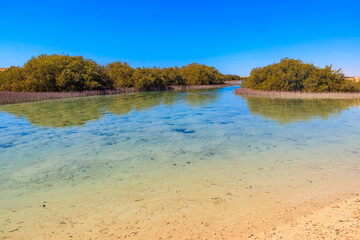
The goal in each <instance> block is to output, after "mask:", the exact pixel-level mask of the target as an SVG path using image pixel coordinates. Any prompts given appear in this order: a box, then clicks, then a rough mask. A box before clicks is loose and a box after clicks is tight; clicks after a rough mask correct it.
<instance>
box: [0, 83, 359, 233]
mask: <svg viewBox="0 0 360 240" xmlns="http://www.w3.org/2000/svg"><path fill="white" fill-rule="evenodd" d="M233 90H234V87H228V88H223V89H212V90H198V91H186V92H152V93H139V94H132V95H118V96H101V97H90V98H80V99H70V100H56V101H45V102H37V103H23V104H12V105H4V106H0V237H3V239H6V238H9V239H25V238H26V239H67V238H69V239H89V238H90V237H93V238H107V239H112V238H114V239H118V238H120V239H123V238H126V239H128V238H134V239H159V238H162V239H167V238H175V239H176V238H179V237H180V238H182V239H184V238H186V237H187V238H190V239H193V238H197V237H199V236H202V237H205V238H206V237H208V238H214V233H215V234H216V233H218V236H219V235H220V234H222V236H223V237H224V238H225V239H231V238H232V237H233V238H235V239H236V238H238V237H239V236H245V235H242V234H247V233H248V232H249V231H250V230H253V229H256V228H258V227H259V226H262V225H261V224H262V222H265V223H268V224H271V222H273V221H274V219H277V220H281V221H282V220H283V221H286V220H287V219H291V216H293V215H296V214H300V213H303V212H306V211H308V209H309V207H312V208H314V207H316V206H320V205H321V204H324V203H326V202H328V201H330V200H332V199H337V198H341V197H342V196H349V195H351V194H357V193H359V189H360V188H359V185H360V144H359V143H360V108H359V101H358V100H289V99H267V98H255V97H247V98H243V97H240V96H236V95H234V93H233ZM288 213H291V214H288ZM234 229H235V230H237V235H235V236H234V235H229V232H231V231H234ZM249 229H250V230H249ZM170 236H171V237H170Z"/></svg>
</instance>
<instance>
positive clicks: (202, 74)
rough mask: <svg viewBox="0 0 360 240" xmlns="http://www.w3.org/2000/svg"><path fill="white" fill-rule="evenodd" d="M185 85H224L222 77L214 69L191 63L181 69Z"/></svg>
mask: <svg viewBox="0 0 360 240" xmlns="http://www.w3.org/2000/svg"><path fill="white" fill-rule="evenodd" d="M181 75H182V77H183V78H184V79H185V82H186V85H205V84H221V83H224V76H223V75H222V74H221V73H219V71H218V70H216V69H215V68H214V67H209V66H206V65H203V64H197V63H192V64H189V65H187V66H183V67H182V68H181Z"/></svg>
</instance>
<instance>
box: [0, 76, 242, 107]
mask: <svg viewBox="0 0 360 240" xmlns="http://www.w3.org/2000/svg"><path fill="white" fill-rule="evenodd" d="M237 84H239V81H227V82H225V83H224V84H218V85H189V86H166V87H162V88H151V89H136V88H116V89H108V90H93V91H82V92H11V91H0V105H4V104H11V103H21V102H35V101H43V100H51V99H64V98H76V97H88V96H97V95H111V94H128V93H137V92H148V91H179V90H191V89H211V88H222V87H229V86H233V85H237Z"/></svg>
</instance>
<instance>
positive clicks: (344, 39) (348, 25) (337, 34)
mask: <svg viewBox="0 0 360 240" xmlns="http://www.w3.org/2000/svg"><path fill="white" fill-rule="evenodd" d="M41 53H47V54H52V53H68V54H71V55H83V56H85V57H87V58H92V59H94V60H96V61H97V62H99V63H101V64H104V63H107V62H110V61H114V60H121V61H127V62H129V63H130V64H131V65H133V66H160V67H164V66H174V65H183V64H188V63H191V62H199V63H205V64H209V65H213V66H215V67H216V68H218V69H219V70H220V71H222V72H223V73H236V74H240V75H248V74H249V72H250V70H251V69H252V68H253V67H257V66H264V65H267V64H270V63H273V62H276V61H279V60H280V59H281V58H283V57H293V58H300V59H302V60H303V61H306V62H313V63H315V64H316V65H319V66H325V65H326V64H333V66H334V67H336V68H342V69H343V71H344V72H345V73H346V74H348V75H360V1H359V0H353V1H348V0H341V1H332V0H327V1H320V0H319V1H318V0H312V1H307V0H305V1H290V0H288V1H276V0H273V1H256V0H248V1H226V0H222V1H210V0H207V1H205V0H204V1H196V0H193V1H186V0H183V1H180V0H168V1H155V0H153V1H136V0H128V1H107V0H104V1H16V0H9V1H7V0H0V67H8V66H11V65H23V63H24V62H25V61H27V60H28V59H29V58H30V57H31V56H34V55H38V54H41Z"/></svg>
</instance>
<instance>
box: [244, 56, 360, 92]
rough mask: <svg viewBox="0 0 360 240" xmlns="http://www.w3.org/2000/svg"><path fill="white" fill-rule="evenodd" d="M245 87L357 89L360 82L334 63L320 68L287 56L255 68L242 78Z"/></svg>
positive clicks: (324, 89) (342, 90)
mask: <svg viewBox="0 0 360 240" xmlns="http://www.w3.org/2000/svg"><path fill="white" fill-rule="evenodd" d="M241 86H242V87H243V88H251V89H256V90H267V91H273V90H275V91H304V92H358V91H360V85H359V83H356V82H354V81H351V80H347V79H346V78H345V75H344V73H342V72H341V69H339V70H333V69H332V66H326V67H325V68H320V67H316V66H314V64H311V63H303V62H302V61H301V60H295V59H289V58H284V59H282V60H281V61H280V63H275V64H271V65H268V66H265V67H260V68H254V69H253V70H252V71H251V73H250V76H249V77H248V78H246V79H243V80H242V81H241Z"/></svg>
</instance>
